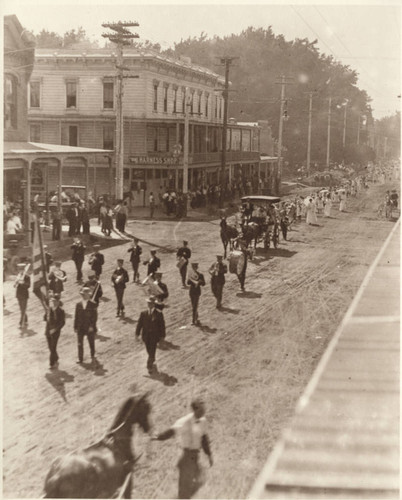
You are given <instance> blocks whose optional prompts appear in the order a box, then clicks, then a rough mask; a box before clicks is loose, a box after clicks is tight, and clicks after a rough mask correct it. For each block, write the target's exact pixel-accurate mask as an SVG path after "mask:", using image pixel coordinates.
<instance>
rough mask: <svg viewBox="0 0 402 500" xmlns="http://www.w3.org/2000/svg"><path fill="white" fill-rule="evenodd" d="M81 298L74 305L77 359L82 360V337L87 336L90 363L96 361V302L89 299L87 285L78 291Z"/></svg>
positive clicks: (89, 294)
mask: <svg viewBox="0 0 402 500" xmlns="http://www.w3.org/2000/svg"><path fill="white" fill-rule="evenodd" d="M80 294H81V296H82V300H81V301H80V302H78V304H77V305H76V306H75V316H74V331H75V332H76V334H77V340H78V361H77V363H80V364H81V363H82V362H83V360H84V337H87V339H88V344H89V349H90V352H91V358H92V363H96V358H95V335H96V332H97V328H96V322H97V320H98V312H97V307H96V304H94V303H93V302H91V301H90V298H91V290H90V289H89V288H87V287H84V288H82V290H81V291H80Z"/></svg>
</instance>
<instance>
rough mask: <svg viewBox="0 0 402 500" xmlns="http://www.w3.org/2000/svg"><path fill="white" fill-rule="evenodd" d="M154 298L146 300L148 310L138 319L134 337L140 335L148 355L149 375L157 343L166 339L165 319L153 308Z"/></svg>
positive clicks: (154, 366) (151, 370)
mask: <svg viewBox="0 0 402 500" xmlns="http://www.w3.org/2000/svg"><path fill="white" fill-rule="evenodd" d="M156 302H157V300H156V297H155V296H153V295H151V296H150V297H149V298H148V299H147V303H148V309H147V310H146V311H142V312H141V314H140V317H139V319H138V323H137V328H136V330H135V336H136V338H137V339H139V337H140V335H141V336H142V340H143V342H144V344H145V348H146V350H147V353H148V360H147V370H148V372H149V373H150V374H151V373H152V372H153V370H154V369H157V368H156V365H154V363H155V354H156V346H157V344H158V342H159V341H160V340H162V339H164V338H165V337H166V329H165V319H164V317H163V313H162V311H158V309H157V308H156V307H155V305H156Z"/></svg>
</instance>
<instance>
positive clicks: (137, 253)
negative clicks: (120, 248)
mask: <svg viewBox="0 0 402 500" xmlns="http://www.w3.org/2000/svg"><path fill="white" fill-rule="evenodd" d="M127 252H129V253H130V262H131V265H132V266H133V273H134V275H133V282H136V283H138V282H139V280H140V273H139V272H138V266H139V263H140V258H141V254H142V248H141V247H140V245H139V244H138V238H134V241H133V244H132V247H131V248H129V249H128V250H127Z"/></svg>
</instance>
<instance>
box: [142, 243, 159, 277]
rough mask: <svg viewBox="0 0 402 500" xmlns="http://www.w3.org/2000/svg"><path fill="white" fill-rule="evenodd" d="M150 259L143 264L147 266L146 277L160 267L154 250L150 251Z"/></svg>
mask: <svg viewBox="0 0 402 500" xmlns="http://www.w3.org/2000/svg"><path fill="white" fill-rule="evenodd" d="M150 253H151V257H150V258H149V259H148V260H146V261H145V262H144V266H146V265H148V269H147V276H151V275H152V274H153V273H155V272H156V271H157V270H158V269H159V268H160V267H161V261H160V259H159V258H158V257H157V256H156V250H155V249H153V250H151V252H150Z"/></svg>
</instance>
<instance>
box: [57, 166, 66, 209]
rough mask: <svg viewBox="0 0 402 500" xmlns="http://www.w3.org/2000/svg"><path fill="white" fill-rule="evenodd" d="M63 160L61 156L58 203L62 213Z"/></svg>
mask: <svg viewBox="0 0 402 500" xmlns="http://www.w3.org/2000/svg"><path fill="white" fill-rule="evenodd" d="M63 161H64V158H63V157H61V158H60V160H59V189H58V192H57V205H58V211H59V212H60V213H61V186H62V185H63Z"/></svg>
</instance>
